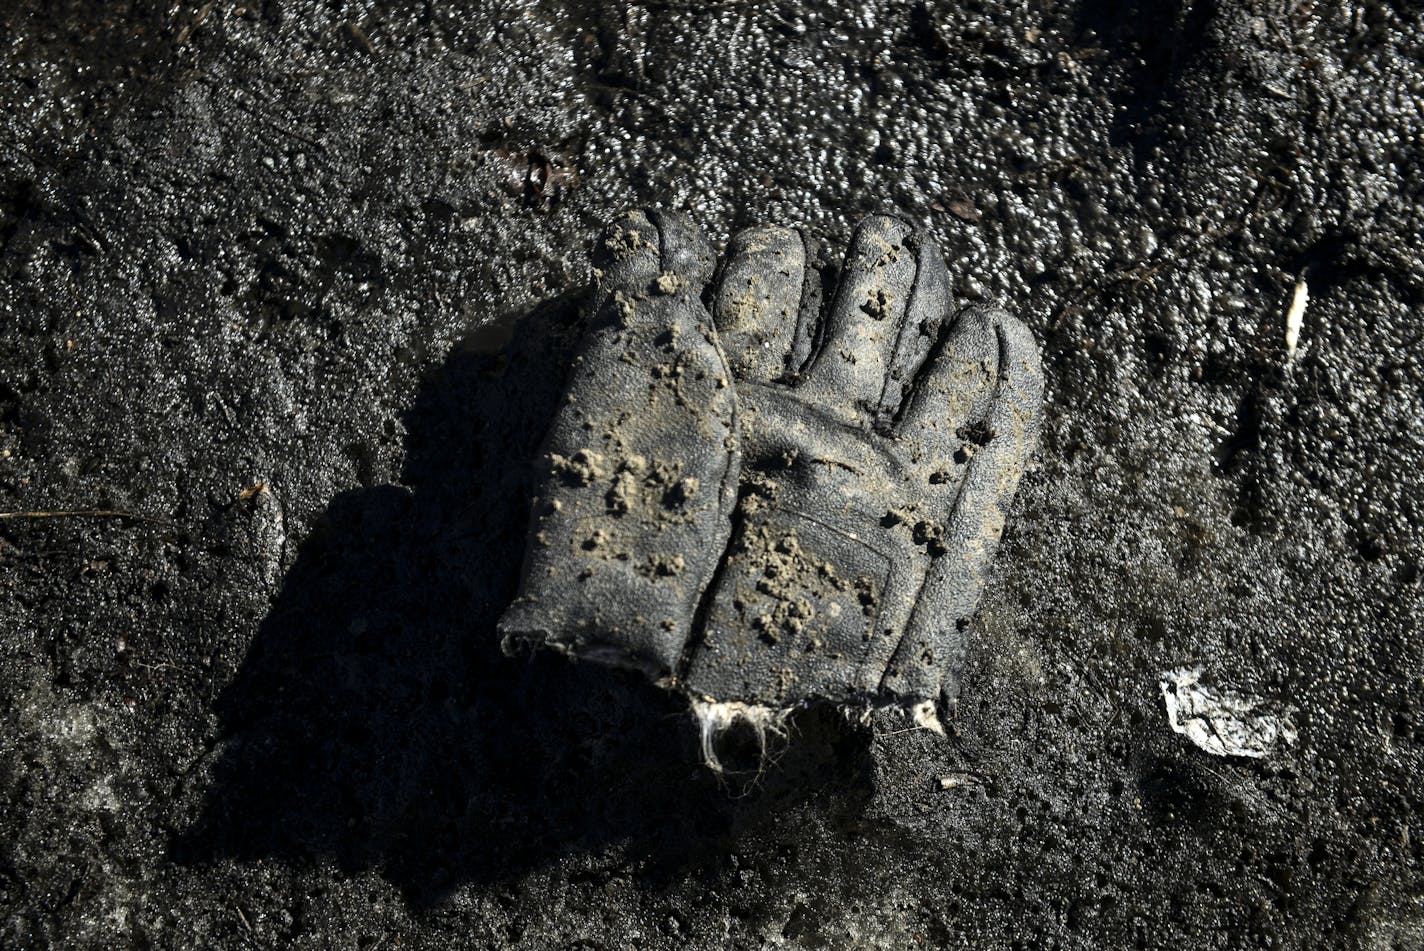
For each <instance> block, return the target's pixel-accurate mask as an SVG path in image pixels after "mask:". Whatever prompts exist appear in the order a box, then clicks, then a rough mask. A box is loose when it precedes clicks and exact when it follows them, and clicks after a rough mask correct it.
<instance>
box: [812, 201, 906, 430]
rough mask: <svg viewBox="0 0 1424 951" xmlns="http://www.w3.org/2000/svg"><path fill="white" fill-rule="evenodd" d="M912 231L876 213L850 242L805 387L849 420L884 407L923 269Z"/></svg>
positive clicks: (860, 418)
mask: <svg viewBox="0 0 1424 951" xmlns="http://www.w3.org/2000/svg"><path fill="white" fill-rule="evenodd" d="M911 235H912V229H911V227H910V225H909V224H908V223H907V222H905V221H904V220H902V219H900V218H896V217H892V216H889V215H872V216H871V217H869V218H867V219H865V220H864V221H863V222H861V224H860V226H859V227H858V228H857V229H856V232H855V236H854V237H853V238H852V239H851V245H850V249H849V250H848V251H847V252H846V257H845V264H844V267H843V269H842V271H841V280H840V286H839V287H838V288H837V289H836V295H835V300H834V301H833V303H832V304H831V308H830V312H829V313H828V314H827V315H826V324H825V332H824V341H823V342H822V344H821V348H820V351H819V352H818V353H817V355H816V356H815V358H814V359H813V360H812V363H811V365H810V367H809V368H808V370H807V372H806V374H805V379H804V381H803V382H802V383H801V385H800V386H799V387H798V389H799V390H800V391H801V392H802V393H803V394H804V395H805V397H806V398H808V399H811V400H815V401H817V402H819V403H820V404H821V405H822V406H824V407H825V408H827V409H828V410H830V411H832V412H834V413H835V414H836V415H837V416H839V417H841V418H842V419H843V420H845V421H847V422H855V423H859V424H862V425H864V424H868V423H869V422H870V421H871V420H872V419H873V418H874V417H875V416H876V414H877V413H878V412H879V408H880V401H881V396H882V395H883V394H884V392H885V379H886V375H887V372H888V370H889V368H890V365H891V362H892V359H893V356H894V354H895V352H896V349H897V344H898V343H899V339H900V335H901V332H902V329H903V327H904V322H905V321H904V318H905V314H906V309H907V307H908V304H909V298H910V294H911V292H912V291H913V289H914V285H915V272H916V270H917V262H916V254H915V248H914V243H913V242H912V241H911V240H910V239H911Z"/></svg>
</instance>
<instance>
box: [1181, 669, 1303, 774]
mask: <svg viewBox="0 0 1424 951" xmlns="http://www.w3.org/2000/svg"><path fill="white" fill-rule="evenodd" d="M1201 677H1202V668H1200V667H1178V668H1176V669H1175V670H1168V671H1164V672H1163V673H1162V676H1161V679H1160V681H1159V684H1160V686H1161V688H1162V699H1163V701H1164V702H1165V703H1166V706H1167V722H1168V724H1170V725H1171V727H1172V730H1173V731H1174V732H1176V733H1180V734H1182V735H1183V736H1185V737H1186V738H1187V739H1189V740H1191V741H1192V742H1193V743H1194V744H1196V746H1197V747H1198V748H1199V749H1203V750H1205V751H1206V752H1208V753H1211V754H1212V755H1213V756H1248V757H1251V758H1253V759H1260V758H1261V757H1263V756H1266V755H1268V754H1269V753H1271V752H1272V751H1273V750H1274V749H1275V748H1276V747H1277V746H1279V745H1280V744H1283V743H1287V744H1288V743H1294V742H1295V740H1296V731H1295V726H1294V724H1292V723H1291V722H1290V714H1291V713H1293V712H1294V711H1293V710H1290V709H1284V708H1282V707H1280V705H1278V704H1272V703H1269V702H1267V701H1263V700H1259V699H1256V698H1254V697H1245V696H1241V695H1240V694H1233V693H1227V692H1225V691H1220V690H1216V689H1213V688H1211V687H1208V686H1206V685H1204V684H1203V683H1202V682H1201Z"/></svg>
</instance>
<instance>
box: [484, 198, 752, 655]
mask: <svg viewBox="0 0 1424 951" xmlns="http://www.w3.org/2000/svg"><path fill="white" fill-rule="evenodd" d="M594 265H595V275H596V277H597V279H598V286H597V289H596V291H595V293H594V297H593V301H592V306H591V310H590V322H589V325H588V327H587V330H586V332H585V335H584V337H583V340H582V342H581V344H580V347H579V354H578V357H577V358H576V360H575V365H574V368H573V372H572V376H571V378H570V381H569V384H568V389H567V391H566V394H565V399H564V403H563V405H562V406H561V408H560V409H559V412H558V414H557V416H556V417H555V419H554V422H553V425H552V427H551V428H550V430H549V433H548V436H547V437H546V440H545V446H544V454H543V456H542V458H541V465H542V466H543V471H542V476H541V478H540V485H539V487H538V489H537V495H536V498H535V500H534V512H533V517H532V521H531V526H530V532H529V540H528V547H527V551H526V553H525V561H524V573H523V577H522V581H521V585H520V595H519V597H518V599H517V600H516V601H515V602H514V604H513V605H511V606H510V608H509V610H508V611H507V612H506V613H505V615H504V617H503V618H502V619H501V621H500V625H499V627H500V632H501V633H502V635H503V637H504V644H505V648H506V650H512V649H514V648H517V647H519V646H520V645H524V644H543V645H547V646H551V647H555V648H557V649H560V650H563V651H566V652H568V653H572V654H575V655H577V656H579V657H583V658H587V659H593V660H598V661H601V662H604V663H610V664H618V665H624V666H631V667H636V668H639V669H641V670H643V671H645V672H647V673H648V674H649V676H651V677H652V678H653V679H655V680H662V679H665V678H669V677H670V675H672V674H673V673H674V671H675V668H676V665H677V662H678V659H679V657H680V656H681V654H682V651H683V648H684V646H685V645H686V643H687V641H688V639H689V635H690V633H691V625H692V619H693V616H694V614H695V612H696V609H697V604H698V601H699V599H700V598H701V596H702V594H703V592H704V590H705V588H706V586H707V583H708V580H709V579H710V578H711V575H712V572H713V571H714V570H715V569H716V566H717V563H718V561H719V560H720V559H721V557H722V552H723V551H724V549H725V548H726V545H727V539H728V536H729V534H730V532H731V524H730V515H731V512H732V509H733V508H734V506H735V504H736V496H737V472H738V451H737V437H736V433H737V423H736V414H737V404H736V399H735V396H734V391H733V389H732V387H731V381H730V375H729V373H728V368H727V363H726V360H725V358H724V356H723V355H722V352H721V350H720V349H719V347H718V345H717V342H716V334H715V332H714V331H713V329H712V322H711V318H710V317H709V315H708V313H707V309H706V308H705V307H704V306H703V304H702V301H701V299H700V297H699V295H700V294H701V292H702V290H703V288H704V287H705V285H706V283H707V281H708V279H709V278H710V277H711V274H712V267H713V255H712V251H711V249H710V248H709V247H708V245H707V243H706V240H705V239H704V238H703V236H702V235H701V233H700V232H699V231H697V229H695V228H694V227H692V226H691V225H690V224H689V223H688V222H687V221H686V220H685V219H683V218H681V217H680V216H677V215H672V214H663V213H658V212H650V213H648V214H646V215H645V214H643V213H641V212H635V213H632V214H630V215H627V216H625V217H624V218H622V219H620V220H619V221H617V222H615V223H613V224H612V225H610V226H609V228H608V229H607V230H606V231H605V232H604V234H603V236H602V237H601V238H600V239H599V241H598V244H597V245H596V247H595V249H594Z"/></svg>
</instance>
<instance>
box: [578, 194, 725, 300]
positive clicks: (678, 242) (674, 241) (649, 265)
mask: <svg viewBox="0 0 1424 951" xmlns="http://www.w3.org/2000/svg"><path fill="white" fill-rule="evenodd" d="M714 260H715V259H714V256H713V254H712V246H711V245H710V244H708V243H707V238H706V236H705V235H703V234H702V231H701V230H700V229H699V228H698V227H697V226H696V225H694V224H693V223H692V222H691V221H690V220H689V219H688V218H687V216H685V215H683V214H681V213H679V212H670V211H630V212H628V213H627V214H625V215H623V216H622V217H620V218H618V219H617V220H615V221H613V222H612V223H611V224H609V225H608V227H607V228H605V229H604V231H603V234H602V235H601V236H600V237H599V239H598V241H597V243H596V244H595V245H594V249H593V266H594V269H595V270H594V274H595V276H596V277H597V279H598V287H597V290H596V291H595V293H594V299H593V312H594V313H595V314H600V313H602V312H604V311H605V309H606V308H607V307H608V306H609V305H610V304H612V303H616V301H617V298H618V297H619V295H622V296H623V297H624V298H631V297H646V296H652V295H657V294H663V295H666V294H671V293H674V292H676V291H678V290H682V289H684V288H685V289H686V290H687V291H689V292H690V294H691V296H692V297H694V298H695V297H697V296H698V295H699V294H701V293H702V289H703V288H704V287H705V286H706V285H707V281H708V280H709V279H710V278H711V276H712V267H713V263H714ZM704 323H708V324H710V321H704Z"/></svg>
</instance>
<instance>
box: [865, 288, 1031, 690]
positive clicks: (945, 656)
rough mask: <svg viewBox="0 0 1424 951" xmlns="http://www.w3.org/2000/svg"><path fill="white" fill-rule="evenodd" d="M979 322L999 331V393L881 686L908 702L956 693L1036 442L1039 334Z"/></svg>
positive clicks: (933, 543) (1007, 323)
mask: <svg viewBox="0 0 1424 951" xmlns="http://www.w3.org/2000/svg"><path fill="white" fill-rule="evenodd" d="M973 319H975V320H976V321H977V322H981V323H983V324H984V325H985V326H987V327H988V328H989V330H990V331H991V333H992V335H993V340H994V343H995V349H996V351H997V354H996V360H995V363H996V365H997V373H996V375H995V384H994V386H993V387H992V394H993V396H992V400H991V402H990V403H989V406H988V408H987V411H986V412H985V413H984V414H983V415H982V416H979V417H977V418H976V422H974V423H971V424H970V427H969V428H971V429H972V430H973V431H974V432H973V435H972V438H971V440H970V444H971V445H973V447H974V448H973V450H972V455H970V456H969V457H968V458H967V459H966V461H965V462H964V463H963V464H962V469H963V472H962V474H961V475H962V480H957V484H945V485H944V490H943V492H942V494H941V498H942V499H943V500H944V501H945V502H947V503H948V505H947V508H946V510H945V515H944V519H943V521H942V523H941V524H940V525H938V526H930V527H929V528H928V529H927V530H926V532H925V534H926V536H927V540H928V543H929V545H930V547H931V554H932V555H933V556H934V558H933V560H932V561H931V563H930V568H929V571H928V572H927V573H926V576H925V585H924V588H923V589H922V590H921V593H920V598H919V601H918V602H917V603H916V605H915V608H914V612H913V614H912V615H911V619H910V623H909V625H908V627H907V629H906V632H905V635H904V637H903V638H902V639H901V641H900V644H899V646H898V647H897V648H896V651H895V654H894V656H893V657H892V659H891V662H890V666H889V668H888V669H887V672H886V675H885V679H884V681H883V682H882V688H883V689H885V690H887V691H890V692H892V693H895V694H897V695H899V696H902V697H910V698H919V699H936V698H938V697H940V696H952V695H953V693H954V691H955V689H956V685H957V678H958V676H959V670H960V666H961V663H962V659H963V655H964V646H965V643H966V641H967V637H968V628H969V622H970V620H971V618H972V617H973V615H974V609H975V606H976V605H977V604H978V602H979V595H980V594H981V592H982V591H983V589H984V582H985V579H986V577H987V575H988V571H989V564H990V562H991V561H992V559H993V557H994V550H995V549H996V548H997V547H998V543H999V536H1000V535H1001V534H1002V532H1003V529H1004V518H1005V511H1006V510H1007V508H1008V505H1009V502H1010V500H1011V499H1012V498H1013V495H1014V492H1015V490H1016V489H1017V488H1018V484H1019V479H1020V477H1021V476H1022V475H1023V471H1024V467H1025V465H1026V464H1027V462H1028V457H1029V454H1030V453H1031V452H1032V451H1033V448H1034V445H1035V444H1036V443H1037V441H1038V431H1039V427H1040V423H1041V418H1042V411H1043V368H1042V365H1041V363H1040V358H1039V353H1038V345H1037V343H1036V342H1035V341H1034V339H1033V334H1032V333H1031V332H1030V331H1029V329H1028V328H1027V327H1025V326H1024V325H1023V323H1021V322H1020V321H1019V320H1017V319H1015V318H1013V317H1011V316H1009V315H1008V314H1005V313H1003V312H1001V311H979V312H977V314H975V315H974V318H973ZM962 321H963V318H962V319H961V322H962Z"/></svg>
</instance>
